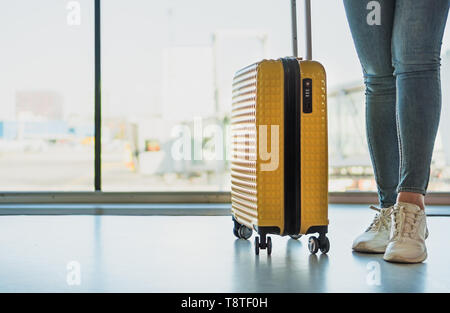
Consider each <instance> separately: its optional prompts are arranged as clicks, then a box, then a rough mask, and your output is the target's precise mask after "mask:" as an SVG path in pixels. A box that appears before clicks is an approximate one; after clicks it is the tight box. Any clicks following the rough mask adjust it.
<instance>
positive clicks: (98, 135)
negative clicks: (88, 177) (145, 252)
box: [94, 0, 102, 191]
mask: <svg viewBox="0 0 450 313" xmlns="http://www.w3.org/2000/svg"><path fill="white" fill-rule="evenodd" d="M94 11H95V39H94V40H95V112H94V115H95V117H94V119H95V125H94V127H95V152H94V154H95V156H94V171H95V173H94V186H95V191H101V190H102V180H101V179H102V177H101V175H102V172H101V166H102V161H101V149H102V129H101V127H102V115H101V113H102V112H101V109H102V106H101V103H102V88H101V32H100V30H101V28H100V26H101V11H100V0H95V9H94Z"/></svg>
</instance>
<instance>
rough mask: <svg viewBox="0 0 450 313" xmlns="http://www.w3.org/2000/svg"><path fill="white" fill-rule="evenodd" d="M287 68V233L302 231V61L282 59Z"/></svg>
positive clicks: (285, 202) (285, 131)
mask: <svg viewBox="0 0 450 313" xmlns="http://www.w3.org/2000/svg"><path fill="white" fill-rule="evenodd" d="M281 61H282V63H283V68H284V235H296V234H298V233H300V222H301V221H300V218H301V211H300V210H301V136H300V132H301V98H300V88H301V86H300V82H301V77H300V64H299V62H298V60H297V59H296V58H282V59H281Z"/></svg>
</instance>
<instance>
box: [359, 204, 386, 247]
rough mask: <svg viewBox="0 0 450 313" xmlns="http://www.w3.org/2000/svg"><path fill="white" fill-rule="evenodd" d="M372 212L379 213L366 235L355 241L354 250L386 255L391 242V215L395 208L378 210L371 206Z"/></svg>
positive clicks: (363, 234)
mask: <svg viewBox="0 0 450 313" xmlns="http://www.w3.org/2000/svg"><path fill="white" fill-rule="evenodd" d="M370 208H371V209H372V210H375V211H377V212H379V213H378V214H377V215H375V218H374V219H373V221H372V224H370V226H369V227H368V228H367V229H366V231H365V232H364V233H362V234H361V235H359V236H358V237H356V239H355V240H354V241H353V246H352V249H353V250H354V251H358V252H366V253H384V251H385V250H386V246H387V244H388V242H389V234H390V231H391V213H392V210H393V208H394V207H393V206H390V207H388V208H382V209H379V208H376V207H374V206H370Z"/></svg>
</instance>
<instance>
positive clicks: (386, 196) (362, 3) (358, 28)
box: [344, 0, 399, 253]
mask: <svg viewBox="0 0 450 313" xmlns="http://www.w3.org/2000/svg"><path fill="white" fill-rule="evenodd" d="M370 2H371V1H369V0H345V1H344V5H345V11H346V13H347V19H348V23H349V25H350V30H351V32H352V36H353V40H354V42H355V47H356V51H357V53H358V57H359V60H360V62H361V65H362V68H363V72H364V82H365V85H366V135H367V142H368V144H369V151H370V157H371V160H372V165H373V169H374V173H375V180H376V182H377V188H378V195H379V199H380V205H381V207H382V208H384V209H382V210H380V212H379V214H377V215H376V216H375V218H374V220H373V222H372V224H371V225H370V226H369V228H367V229H366V231H365V232H363V233H362V234H360V235H359V236H358V237H356V238H355V240H354V241H353V245H352V248H353V250H355V251H359V252H370V253H384V251H385V250H386V246H387V244H388V241H389V233H390V225H391V220H390V212H391V211H392V209H391V208H389V207H391V206H392V205H394V204H395V201H396V197H397V190H396V189H397V185H398V172H399V152H398V137H397V128H396V119H395V103H396V99H395V97H396V85H395V77H394V75H393V71H394V69H393V67H392V61H391V60H392V54H391V38H392V28H393V20H394V5H395V2H394V1H392V0H380V1H377V3H379V4H380V7H379V9H380V11H379V12H375V14H379V18H380V25H377V24H375V25H371V24H372V23H368V21H367V19H368V15H369V14H372V12H373V10H374V8H372V7H370V6H369V8H368V7H367V5H368V4H369V3H370ZM375 10H377V8H375ZM375 209H376V208H375Z"/></svg>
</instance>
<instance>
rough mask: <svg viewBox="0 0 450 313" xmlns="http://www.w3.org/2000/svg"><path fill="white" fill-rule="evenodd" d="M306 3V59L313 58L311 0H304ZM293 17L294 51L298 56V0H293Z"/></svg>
mask: <svg viewBox="0 0 450 313" xmlns="http://www.w3.org/2000/svg"><path fill="white" fill-rule="evenodd" d="M303 4H304V8H303V9H304V10H303V11H304V21H305V26H304V28H305V34H304V39H305V60H312V44H311V0H303ZM291 18H292V52H293V55H294V56H295V57H298V40H297V1H296V0H291Z"/></svg>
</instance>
